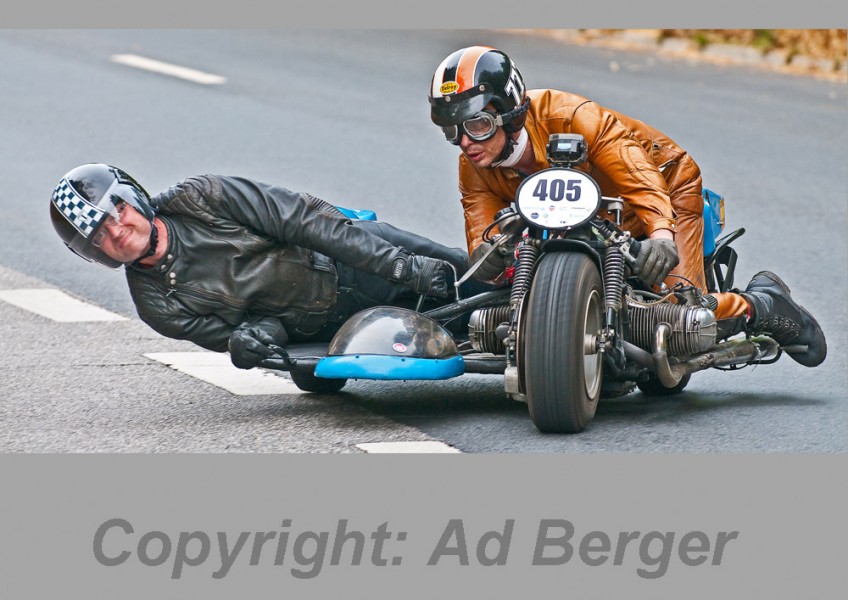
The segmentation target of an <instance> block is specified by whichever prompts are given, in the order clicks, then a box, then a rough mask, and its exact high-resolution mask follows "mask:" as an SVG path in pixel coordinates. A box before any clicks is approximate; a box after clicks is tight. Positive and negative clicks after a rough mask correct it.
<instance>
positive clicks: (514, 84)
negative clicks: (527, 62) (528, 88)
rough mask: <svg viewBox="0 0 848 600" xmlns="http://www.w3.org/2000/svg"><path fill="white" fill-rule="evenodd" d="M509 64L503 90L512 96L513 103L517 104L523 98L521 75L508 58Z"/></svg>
mask: <svg viewBox="0 0 848 600" xmlns="http://www.w3.org/2000/svg"><path fill="white" fill-rule="evenodd" d="M509 66H510V69H509V79H507V82H506V85H505V86H504V92H505V93H507V94H509V95H510V96H512V97H513V99H514V100H515V104H516V105H519V104H521V101H522V100H523V99H524V82H523V81H522V80H521V75H519V74H518V69H516V67H515V63H514V62H512V61H511V60H510V61H509Z"/></svg>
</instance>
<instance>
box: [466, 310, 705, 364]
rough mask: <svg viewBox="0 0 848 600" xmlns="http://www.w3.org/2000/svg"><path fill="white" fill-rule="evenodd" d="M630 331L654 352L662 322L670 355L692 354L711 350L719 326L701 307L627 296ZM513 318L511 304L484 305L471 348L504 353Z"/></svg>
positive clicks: (472, 326)
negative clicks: (650, 302)
mask: <svg viewBox="0 0 848 600" xmlns="http://www.w3.org/2000/svg"><path fill="white" fill-rule="evenodd" d="M627 314H628V316H629V321H630V331H629V333H625V339H627V340H628V341H629V342H630V343H632V344H634V345H636V346H638V347H639V348H642V349H643V350H646V351H648V352H650V351H651V350H652V342H653V340H654V337H655V335H656V331H657V326H658V325H659V324H660V323H665V324H667V325H668V326H669V327H670V329H671V335H670V336H669V339H668V355H669V356H689V355H691V354H697V353H699V352H705V351H707V350H709V349H710V348H711V347H712V346H713V345H715V342H716V336H717V325H716V319H715V315H714V314H713V312H712V311H711V310H709V309H707V308H703V307H701V306H681V305H678V304H669V303H660V304H656V305H648V304H642V303H638V302H635V301H634V300H632V299H630V298H628V299H627ZM508 320H509V307H508V306H495V307H490V308H481V309H478V310H475V311H474V312H473V313H472V314H471V319H470V321H469V323H468V332H469V339H470V342H471V347H472V348H474V349H475V350H477V351H478V352H488V353H491V354H504V353H505V349H504V344H503V339H504V337H505V332H506V327H507V322H508Z"/></svg>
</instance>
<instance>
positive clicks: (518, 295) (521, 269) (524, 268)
mask: <svg viewBox="0 0 848 600" xmlns="http://www.w3.org/2000/svg"><path fill="white" fill-rule="evenodd" d="M538 258H539V248H538V247H537V246H536V245H534V244H533V243H532V242H531V241H529V240H524V241H523V242H521V244H519V246H518V258H517V259H516V261H515V274H514V275H513V277H512V291H511V292H510V294H509V306H510V308H511V309H512V310H513V311H514V310H515V309H516V308H517V307H518V305H519V304H520V303H521V299H522V298H523V297H524V294H526V293H527V291H528V290H529V289H530V283H531V282H532V281H533V272H534V270H535V269H536V260H537V259H538Z"/></svg>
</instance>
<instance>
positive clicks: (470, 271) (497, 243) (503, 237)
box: [453, 234, 512, 289]
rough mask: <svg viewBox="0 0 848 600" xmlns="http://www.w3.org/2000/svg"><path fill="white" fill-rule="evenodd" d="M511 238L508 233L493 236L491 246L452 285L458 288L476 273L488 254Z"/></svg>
mask: <svg viewBox="0 0 848 600" xmlns="http://www.w3.org/2000/svg"><path fill="white" fill-rule="evenodd" d="M511 239H512V238H511V237H510V236H508V235H503V234H501V235H499V236H498V237H497V238H495V241H494V243H493V244H492V247H491V248H489V249H488V250H487V251H486V253H485V254H484V255H483V256H482V257H480V260H478V261H477V262H476V263H474V264H473V265H471V268H470V269H468V270H467V271H466V272H465V275H463V276H462V279H460V280H459V281H456V282H454V284H453V285H454V286H455V287H456V288H457V289H458V288H459V286H461V285H462V284H463V283H465V282H466V281H468V279H469V278H470V277H471V276H472V275H473V274H474V273H476V272H477V269H479V268H480V267H481V266H482V265H483V263H484V262H486V259H487V258H489V256H490V255H491V254H492V253H493V252H495V251H497V250H498V249H499V248H500V247H501V246H504V245H506V244H508V243H509V241H510V240H511Z"/></svg>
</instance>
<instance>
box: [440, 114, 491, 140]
mask: <svg viewBox="0 0 848 600" xmlns="http://www.w3.org/2000/svg"><path fill="white" fill-rule="evenodd" d="M503 124H504V120H503V115H496V114H494V113H491V112H489V111H486V110H484V111H480V112H478V113H477V114H476V115H474V116H473V117H471V118H470V119H466V120H465V121H463V122H462V123H460V124H459V125H445V126H443V127H442V132H444V134H445V138H446V139H447V140H448V141H449V142H450V143H451V144H453V145H455V146H459V141H460V140H461V139H462V133H463V132H465V135H467V136H468V137H469V139H471V140H473V141H475V142H485V141H486V140H488V139H491V138H493V137H494V136H495V134H496V133H497V131H498V127H502V126H503Z"/></svg>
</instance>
